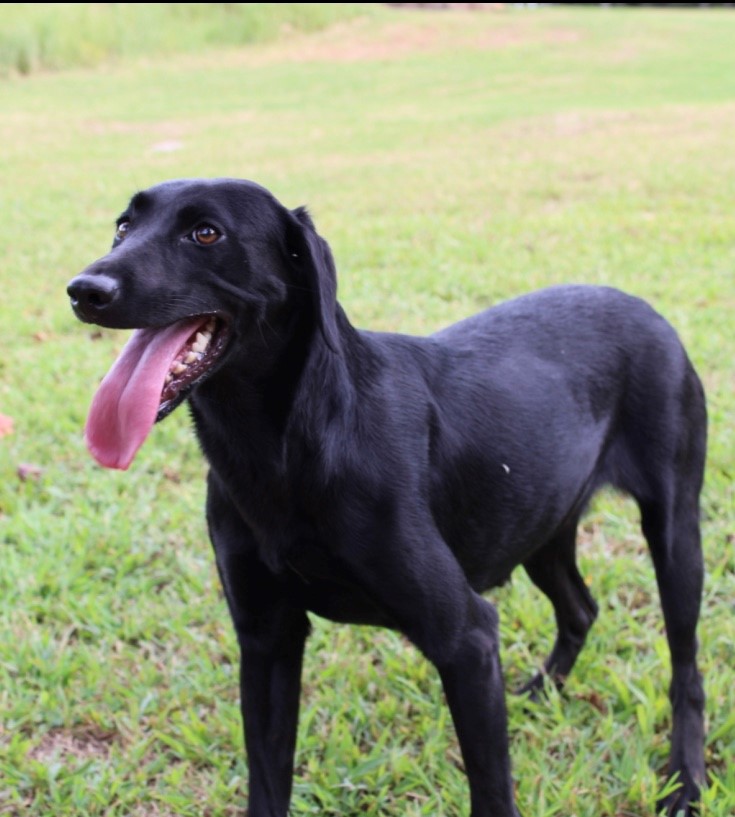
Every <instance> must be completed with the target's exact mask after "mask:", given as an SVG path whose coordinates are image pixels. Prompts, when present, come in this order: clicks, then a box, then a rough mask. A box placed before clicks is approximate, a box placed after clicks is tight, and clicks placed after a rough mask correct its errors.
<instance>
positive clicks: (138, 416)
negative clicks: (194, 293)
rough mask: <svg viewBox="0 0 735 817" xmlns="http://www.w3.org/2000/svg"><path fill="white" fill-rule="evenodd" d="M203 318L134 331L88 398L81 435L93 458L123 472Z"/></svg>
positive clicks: (147, 430)
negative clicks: (174, 365)
mask: <svg viewBox="0 0 735 817" xmlns="http://www.w3.org/2000/svg"><path fill="white" fill-rule="evenodd" d="M206 320H207V319H206V318H202V317H201V316H200V317H197V318H188V319H186V320H183V321H179V322H178V323H175V324H173V325H172V326H167V327H165V328H164V329H136V330H135V332H133V334H132V335H131V337H130V340H128V342H127V343H126V344H125V347H124V348H123V350H122V352H121V353H120V357H118V359H117V360H116V361H115V363H114V364H113V366H112V368H111V369H110V371H109V372H108V373H107V375H106V376H105V378H104V379H103V381H102V383H101V384H100V387H99V389H98V390H97V393H96V394H95V396H94V399H93V400H92V406H91V408H90V410H89V416H88V417H87V425H86V428H85V432H84V436H85V440H86V443H87V448H88V449H89V450H90V452H91V453H92V456H93V457H94V458H95V459H96V460H97V462H99V463H100V465H104V466H105V467H107V468H120V469H121V470H125V469H127V468H128V466H129V465H130V463H131V462H132V461H133V458H134V457H135V455H136V453H137V452H138V449H139V448H140V447H141V445H143V442H144V441H145V438H146V437H147V436H148V434H149V433H150V430H151V428H152V427H153V423H155V421H156V415H157V414H158V408H159V405H160V402H161V392H162V391H163V387H164V381H165V378H166V374H167V373H168V370H169V368H170V367H171V363H172V362H173V360H174V358H175V357H176V355H177V353H178V351H179V350H180V349H181V347H182V346H183V345H184V344H185V343H186V341H187V340H188V339H189V338H190V337H191V335H192V333H193V332H195V331H196V330H197V329H198V328H199V327H200V326H201V325H202V324H203V323H205V321H206Z"/></svg>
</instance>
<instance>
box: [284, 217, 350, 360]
mask: <svg viewBox="0 0 735 817" xmlns="http://www.w3.org/2000/svg"><path fill="white" fill-rule="evenodd" d="M291 213H292V215H293V216H294V217H295V219H296V222H297V224H296V225H295V226H296V229H295V230H294V231H293V235H292V236H291V240H290V241H289V252H290V254H291V260H292V263H294V264H295V265H296V266H297V267H298V268H299V270H300V271H301V273H302V275H303V276H304V279H305V283H306V285H307V286H308V287H309V290H310V291H311V294H312V301H313V304H314V313H315V315H316V319H317V323H318V325H319V329H320V330H321V333H322V336H323V337H324V340H325V342H326V344H327V346H328V347H329V348H330V349H331V350H332V351H333V352H336V351H337V350H338V348H339V334H338V332H337V270H336V268H335V265H334V258H333V257H332V251H331V250H330V249H329V244H327V242H326V241H325V240H324V239H323V238H322V237H321V236H320V235H318V234H317V232H316V229H315V228H314V222H313V221H312V220H311V216H310V215H309V213H308V211H307V209H306V208H305V207H297V208H296V209H295V210H292V211H291Z"/></svg>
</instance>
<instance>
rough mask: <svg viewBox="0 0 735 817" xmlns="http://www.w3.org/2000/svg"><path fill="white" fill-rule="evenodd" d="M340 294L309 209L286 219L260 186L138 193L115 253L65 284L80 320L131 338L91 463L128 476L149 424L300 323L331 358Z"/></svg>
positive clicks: (95, 415)
mask: <svg viewBox="0 0 735 817" xmlns="http://www.w3.org/2000/svg"><path fill="white" fill-rule="evenodd" d="M336 289H337V283H336V272H335V268H334V262H333V259H332V255H331V252H330V250H329V247H328V245H327V243H326V242H325V241H324V240H323V239H322V238H321V237H320V236H318V235H317V233H316V231H315V229H314V225H313V223H312V221H311V218H310V217H309V215H308V213H307V211H306V210H305V208H303V207H299V208H297V209H296V210H289V209H287V208H286V207H284V206H283V205H281V204H280V203H279V202H278V201H277V200H276V199H275V198H274V197H273V195H272V194H271V193H270V192H268V191H267V190H266V189H265V188H263V187H261V186H260V185H257V184H255V183H253V182H248V181H242V180H237V179H213V180H202V179H194V180H176V181H169V182H165V183H163V184H159V185H157V186H155V187H152V188H150V189H148V190H144V191H142V192H139V193H137V194H136V195H135V196H133V198H132V199H131V200H130V203H129V204H128V206H127V208H126V209H125V210H124V212H123V213H122V214H121V215H120V217H119V218H118V219H117V227H116V231H115V236H114V239H113V243H112V249H111V250H110V252H109V253H107V255H105V256H103V257H102V258H100V259H99V260H97V261H95V262H94V263H93V264H91V265H90V266H89V267H87V268H86V269H85V270H84V272H82V273H81V274H80V275H78V276H76V277H75V278H74V279H73V280H72V281H71V282H70V283H69V285H68V294H69V297H70V299H71V304H72V307H73V309H74V312H75V314H76V315H77V317H78V318H79V319H80V320H82V321H85V322H87V323H94V324H97V325H99V326H104V327H108V328H112V329H135V330H136V331H135V332H134V333H133V335H132V337H131V338H130V340H129V341H128V344H127V345H126V347H125V349H124V350H123V352H122V354H121V356H120V358H119V359H118V361H117V362H116V363H115V365H114V366H113V368H112V369H111V370H110V372H109V373H108V375H107V377H106V378H105V380H104V381H103V383H102V385H101V387H100V390H99V391H98V392H97V395H96V396H95V399H94V401H93V404H92V410H91V412H90V419H89V420H88V423H87V442H88V444H89V446H90V449H91V450H92V453H93V454H94V455H95V457H96V458H97V459H98V460H99V461H100V462H101V463H102V464H103V465H107V466H109V467H116V468H127V467H128V465H129V464H130V462H131V461H132V459H133V457H134V456H135V453H136V452H137V450H138V448H139V447H140V445H141V444H142V442H143V440H144V439H145V437H146V436H147V434H148V432H149V430H150V427H151V426H152V425H153V423H154V422H156V421H158V420H161V419H162V418H163V417H165V416H166V415H167V414H169V413H170V412H171V411H173V409H174V408H176V406H178V405H179V404H180V403H181V402H182V401H183V400H184V399H185V398H186V397H187V396H188V395H189V394H190V393H191V391H192V390H193V389H195V388H196V387H197V386H198V385H199V384H201V383H202V382H203V381H204V380H205V379H206V378H209V377H211V376H212V375H213V374H215V373H216V372H217V371H219V370H221V369H222V368H223V367H226V366H227V365H228V363H229V364H234V363H235V362H237V363H238V365H240V364H241V363H242V359H241V357H242V355H243V350H245V351H244V354H246V355H248V354H249V355H250V358H251V360H253V361H257V360H259V359H264V358H267V357H268V355H269V354H272V352H273V350H274V349H276V348H277V347H278V345H279V344H281V343H283V342H284V335H287V334H288V330H289V327H290V326H291V325H293V323H294V321H295V320H296V318H298V320H299V322H300V324H301V325H303V324H304V322H307V323H309V322H311V324H312V325H313V330H314V332H313V336H312V340H313V341H314V342H322V343H324V344H326V346H327V347H329V348H330V349H331V350H332V351H336V350H337V349H338V346H339V343H338V335H337V326H336V311H337V303H336ZM238 356H240V359H238V360H237V361H236V360H235V358H236V357H238Z"/></svg>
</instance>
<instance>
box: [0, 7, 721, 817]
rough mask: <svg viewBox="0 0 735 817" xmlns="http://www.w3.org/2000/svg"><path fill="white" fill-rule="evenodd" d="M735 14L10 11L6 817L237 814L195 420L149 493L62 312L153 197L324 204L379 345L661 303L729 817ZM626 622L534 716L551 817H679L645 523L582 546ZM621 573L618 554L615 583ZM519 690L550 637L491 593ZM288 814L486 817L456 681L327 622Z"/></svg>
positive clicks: (523, 733)
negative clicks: (89, 430)
mask: <svg viewBox="0 0 735 817" xmlns="http://www.w3.org/2000/svg"><path fill="white" fill-rule="evenodd" d="M733 42H735V12H733V11H730V10H719V9H651V8H647V9H643V8H640V9H634V8H614V9H612V8H611V9H602V8H597V7H592V6H576V7H572V6H559V5H554V6H552V7H542V8H538V9H536V10H533V11H532V10H528V9H524V10H521V9H516V8H513V7H512V6H506V7H504V8H502V9H493V10H491V9H489V8H487V7H486V8H484V9H483V10H472V11H468V10H453V11H416V10H408V9H400V10H399V9H389V8H387V7H384V6H381V5H380V4H362V5H353V4H332V5H327V4H39V5H36V6H31V5H29V4H5V5H4V6H3V16H2V18H0V66H3V71H4V76H3V78H2V79H0V178H2V187H1V188H0V190H1V195H2V215H3V217H2V219H1V220H0V242H1V244H0V245H1V246H2V256H1V261H0V285H1V286H2V307H1V310H0V315H1V316H2V318H1V320H2V328H3V335H4V354H3V356H2V357H0V411H1V412H3V413H5V414H8V415H10V416H12V418H13V419H14V432H13V433H12V434H11V435H10V436H7V437H4V438H3V439H2V440H1V441H0V475H1V477H2V478H1V480H0V548H1V549H2V550H1V552H2V562H0V564H1V565H2V566H1V567H0V632H1V633H2V637H0V814H8V815H16V814H17V815H23V816H24V817H25V815H34V816H35V815H38V816H39V817H41V816H43V817H47V815H49V814H54V815H70V816H71V815H74V817H82V816H86V815H152V816H153V817H155V816H156V815H164V817H169V815H186V816H188V815H192V817H193V815H197V817H199V815H234V814H239V813H242V811H243V809H244V806H245V803H246V796H247V785H246V770H245V764H244V757H243V749H242V738H241V735H240V721H239V713H238V706H237V670H236V662H237V655H236V646H235V639H234V635H233V633H232V631H231V627H230V623H229V618H228V615H227V612H226V609H225V606H224V603H223V600H222V597H221V593H220V590H219V585H218V581H217V578H216V575H215V571H214V566H213V562H212V558H211V554H210V549H209V545H208V542H207V540H206V533H205V530H204V521H203V513H202V503H203V475H204V470H205V469H204V464H203V463H202V461H201V457H200V454H199V451H198V449H197V446H196V443H195V441H194V440H193V437H192V435H191V432H190V429H189V421H188V417H187V413H186V411H185V410H183V409H182V410H180V411H178V412H176V413H175V414H174V415H172V416H171V417H170V418H168V419H167V420H166V422H165V423H163V424H161V425H160V426H158V427H157V428H156V430H155V431H154V433H153V435H152V436H151V438H150V439H149V441H148V443H147V444H146V446H145V447H144V449H143V450H142V451H141V453H140V455H139V457H138V459H137V460H136V462H135V464H134V466H133V467H132V468H131V469H130V471H129V472H127V473H125V474H118V473H112V472H105V471H103V470H101V469H99V468H98V467H97V466H95V465H94V464H93V463H92V462H91V460H90V457H89V455H88V454H87V452H86V451H85V450H84V447H83V444H82V440H81V432H82V428H83V424H84V419H85V415H86V412H87V409H88V406H89V401H90V398H91V395H92V393H93V391H94V388H95V386H96V384H97V382H98V381H99V379H100V378H101V376H102V375H103V374H104V372H105V371H106V369H107V367H108V366H109V365H110V363H111V361H112V359H113V358H114V356H115V354H116V353H117V351H118V350H119V349H120V347H121V346H122V344H123V342H124V340H125V337H124V335H125V333H115V332H109V331H97V330H92V329H90V327H85V326H83V325H81V324H79V323H78V322H77V321H76V320H75V319H74V317H73V315H72V314H71V311H70V309H69V307H68V303H67V299H66V295H65V285H66V283H67V281H68V280H69V279H70V278H71V277H72V276H73V275H74V274H76V273H77V272H78V271H79V270H81V269H82V268H83V267H84V266H85V265H86V264H87V263H89V262H90V261H91V260H93V259H95V258H96V257H98V256H99V255H101V254H102V253H104V252H105V251H106V249H107V247H108V246H109V243H110V241H111V238H112V231H113V222H114V219H115V217H116V215H117V214H118V213H119V212H120V210H121V209H122V208H123V207H124V206H125V203H126V201H127V199H128V198H129V196H130V195H131V194H132V193H133V192H135V191H136V190H137V189H140V188H143V187H147V186H148V185H150V184H153V183H156V182H158V181H161V180H163V179H166V178H173V177H179V176H220V175H227V176H242V177H245V178H252V179H254V180H256V181H258V182H260V183H262V184H264V185H266V186H267V187H270V188H271V189H272V190H273V192H274V193H275V194H276V195H277V196H278V197H279V198H280V199H281V200H282V201H283V202H284V203H285V204H287V205H288V206H292V207H295V206H297V205H300V204H307V205H308V206H309V207H310V209H311V211H312V214H313V216H314V218H315V221H316V224H317V227H318V229H319V230H320V232H321V233H322V234H323V235H324V236H325V237H326V238H327V239H328V240H329V242H330V244H331V245H332V248H333V251H334V253H335V257H336V259H337V264H338V268H339V271H340V298H341V300H342V303H343V305H344V306H345V308H346V309H347V311H348V314H350V315H351V317H352V319H353V321H354V322H355V323H356V324H357V325H360V326H369V327H372V328H378V329H389V330H396V331H407V332H419V333H423V332H428V331H432V330H433V329H435V328H438V327H439V326H441V325H443V324H445V323H448V322H450V321H452V320H456V319H458V318H460V317H463V316H464V315H467V314H470V313H471V312H474V311H477V310H478V309H480V308H483V307H485V306H487V305H489V304H492V303H494V302H497V301H498V300H501V299H504V298H507V297H511V296H513V295H515V294H519V293H521V292H525V291H528V290H529V289H533V288H536V287H540V286H544V285H547V284H553V283H560V282H564V281H587V282H598V283H607V284H612V285H616V286H620V287H622V288H624V289H627V290H629V291H632V292H635V293H636V294H638V295H641V296H643V297H645V298H647V299H649V300H650V301H651V302H652V303H653V305H654V306H655V307H656V308H657V309H659V310H660V311H661V312H663V313H664V314H665V315H666V316H667V317H668V318H669V319H670V320H671V321H672V323H673V324H674V325H675V326H676V327H677V329H678V330H679V332H680V334H681V336H682V339H683V340H684V341H685V343H686V345H687V347H688V348H689V350H690V353H691V356H692V358H693V360H694V362H695V365H696V366H697V368H698V369H699V371H700V373H701V375H702V378H703V380H704V382H705V386H706V388H707V392H708V400H709V411H710V418H711V442H710V453H709V462H708V472H707V483H706V489H705V493H704V496H703V523H704V534H705V549H706V559H707V570H708V572H707V582H706V588H705V600H704V607H703V617H702V627H701V642H702V659H701V663H702V667H703V669H704V671H705V677H706V689H707V694H708V704H707V715H708V723H709V735H708V745H707V758H708V766H709V769H710V772H711V775H712V781H711V782H712V785H711V788H710V790H709V791H708V792H707V794H706V795H705V802H704V814H705V815H716V817H729V815H731V814H732V813H734V812H735V769H734V768H733V762H732V758H733V754H734V753H735V714H734V713H735V686H734V684H733V680H734V679H733V666H734V665H735V647H734V646H733V642H734V640H735V627H734V625H733V620H734V619H733V612H735V608H734V606H733V604H734V600H735V578H734V576H735V557H734V556H733V530H735V502H734V499H733V468H734V465H735V443H734V441H733V440H734V438H733V426H734V425H735V423H734V422H733V421H734V420H735V393H734V391H735V390H734V389H733V385H734V384H735V362H734V361H733V357H734V355H733V351H734V349H733V345H734V344H733V325H734V321H733V317H734V315H735V275H734V272H733V270H735V221H734V220H733V216H732V209H733V201H734V200H735V151H733V149H732V146H733V144H734V143H735V70H734V69H735V51H734V49H733V47H732V44H733ZM580 550H581V557H582V565H583V569H584V572H585V575H586V576H588V577H589V581H590V583H591V586H592V590H593V592H594V594H595V596H596V597H597V599H598V600H599V602H600V606H601V615H600V619H599V620H598V622H597V623H596V625H595V628H594V630H593V633H592V635H591V637H590V642H589V644H588V646H587V647H586V649H585V652H584V653H583V655H582V657H581V659H580V662H579V665H578V667H576V668H575V672H574V674H573V676H572V678H571V679H570V681H569V686H568V691H567V693H566V694H565V696H564V697H563V698H557V697H552V699H551V700H550V701H549V703H548V705H545V706H544V707H543V708H542V709H541V710H540V711H539V712H538V713H537V715H536V717H534V718H533V719H529V718H527V717H526V716H525V714H524V712H523V709H522V707H521V706H520V705H519V704H518V702H516V701H514V700H511V701H510V715H511V732H512V740H513V761H514V774H515V778H516V780H517V781H518V799H519V804H520V807H521V810H522V812H523V814H524V815H538V816H539V817H541V815H553V814H564V815H569V814H573V815H579V816H580V817H582V815H584V816H585V817H587V816H589V817H600V815H603V817H605V816H607V815H610V816H612V815H615V816H616V817H622V816H623V815H646V814H650V813H652V808H653V807H652V804H653V802H654V799H655V795H656V790H657V787H658V786H660V785H662V783H663V777H664V766H665V760H666V757H667V745H668V729H669V726H670V713H669V707H668V702H667V698H666V689H667V685H668V662H669V659H668V654H667V649H666V644H665V638H664V634H663V627H662V623H661V620H660V614H659V612H658V600H657V593H656V588H655V582H654V579H653V575H652V570H651V568H650V564H649V562H648V556H647V553H646V551H645V548H644V546H643V543H642V541H641V538H640V535H639V533H638V527H637V515H636V513H635V510H634V508H633V507H632V505H631V504H630V503H629V502H627V501H625V500H623V499H621V498H619V497H617V496H614V495H610V494H604V495H602V496H601V497H600V499H599V500H598V501H597V502H596V503H595V505H594V507H593V508H592V509H591V511H590V514H589V516H588V518H587V520H586V522H585V525H584V529H583V531H582V541H581V543H580ZM613 556H614V557H615V558H614V559H613V558H612V557H613ZM492 598H493V600H494V601H496V602H497V604H498V607H499V610H500V613H501V620H502V627H503V630H502V632H503V660H504V664H505V668H506V674H507V677H508V684H509V686H513V685H516V684H518V683H520V682H521V681H522V680H523V679H525V678H526V677H527V676H528V675H529V673H531V672H532V671H533V668H534V667H535V665H536V664H537V663H538V662H539V661H540V660H541V659H542V657H543V655H544V654H545V652H546V651H547V650H548V648H549V646H550V641H551V639H552V636H553V622H552V620H551V619H552V616H551V611H550V609H549V606H548V604H547V603H546V601H545V600H544V599H543V598H541V597H540V595H539V594H538V593H537V592H536V591H535V590H533V589H532V588H531V587H530V585H529V583H528V581H527V580H526V578H525V576H524V575H523V574H522V573H521V572H519V573H518V574H516V576H515V577H514V581H513V583H512V584H511V585H510V586H508V587H505V588H502V589H501V590H499V591H497V592H495V593H493V594H492ZM304 684H305V688H304V702H303V708H302V722H301V730H300V739H299V750H298V758H297V760H298V777H297V782H296V789H295V795H294V807H293V813H294V814H321V815H324V814H334V815H356V814H365V813H367V814H373V815H378V814H380V815H406V814H408V815H419V814H421V815H432V816H434V817H435V816H436V815H452V816H454V815H457V814H464V813H467V812H468V807H467V795H466V783H465V780H464V776H463V774H462V772H461V763H460V758H459V754H458V750H457V746H456V743H455V741H454V736H453V731H452V728H451V723H450V721H449V720H448V716H447V713H446V710H445V707H444V705H443V702H442V698H441V690H440V687H439V684H438V680H437V678H436V675H435V673H434V671H433V670H432V668H431V667H430V666H427V665H426V663H425V662H424V661H423V659H421V657H420V656H417V655H416V654H415V651H414V650H413V649H412V648H411V647H410V646H409V645H407V644H406V643H405V642H404V641H403V640H402V639H400V638H399V637H397V636H395V635H393V634H389V633H385V632H382V631H378V630H371V629H366V628H362V629H360V628H348V627H338V626H335V625H332V624H328V623H322V622H320V621H318V620H315V633H314V637H313V638H312V640H311V642H310V645H309V652H308V655H307V661H306V667H305V674H304Z"/></svg>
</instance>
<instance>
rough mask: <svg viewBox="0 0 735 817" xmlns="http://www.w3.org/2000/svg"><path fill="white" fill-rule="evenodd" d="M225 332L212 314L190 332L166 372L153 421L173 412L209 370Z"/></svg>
mask: <svg viewBox="0 0 735 817" xmlns="http://www.w3.org/2000/svg"><path fill="white" fill-rule="evenodd" d="M229 334H230V333H229V329H228V327H227V324H226V323H225V321H224V320H222V318H220V317H217V316H215V315H211V316H209V318H208V319H207V320H206V323H203V324H201V325H200V326H198V327H197V328H196V329H195V330H194V331H193V332H191V334H190V335H189V337H188V339H187V340H186V342H185V343H184V345H183V346H182V347H181V348H180V349H179V351H178V352H177V353H176V355H175V357H174V359H173V360H172V361H171V364H170V366H169V368H168V371H167V372H166V376H165V378H164V382H163V389H162V390H161V400H160V407H159V409H158V413H157V415H156V422H158V421H159V420H162V419H163V418H164V417H165V416H166V415H167V414H169V413H170V412H171V411H173V409H174V408H175V407H176V406H177V405H178V404H179V403H180V402H181V400H183V399H184V397H185V396H186V395H187V394H188V393H189V392H190V391H191V389H192V388H193V387H194V386H195V385H196V384H197V383H199V382H200V381H201V380H202V379H203V378H204V376H205V375H206V374H207V373H208V372H209V371H210V369H211V368H212V366H213V365H214V363H215V361H216V360H217V359H218V358H219V356H220V355H221V354H222V352H223V351H224V349H225V346H226V345H227V341H228V339H229Z"/></svg>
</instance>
